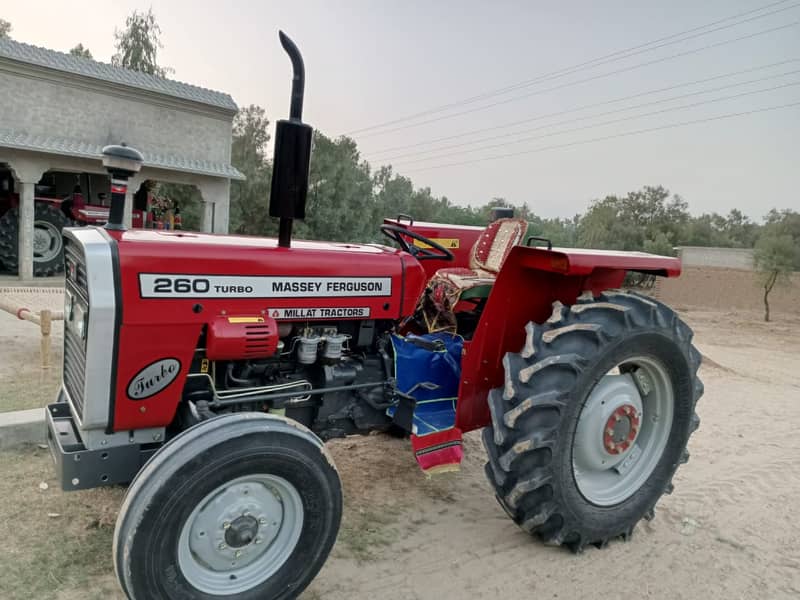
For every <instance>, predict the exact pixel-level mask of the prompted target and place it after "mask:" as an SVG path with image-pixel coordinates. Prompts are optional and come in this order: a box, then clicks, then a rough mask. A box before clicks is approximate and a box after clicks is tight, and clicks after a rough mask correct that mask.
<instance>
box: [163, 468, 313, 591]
mask: <svg viewBox="0 0 800 600" xmlns="http://www.w3.org/2000/svg"><path fill="white" fill-rule="evenodd" d="M302 529H303V502H302V499H301V498H300V494H299V493H298V491H297V490H296V489H295V487H294V486H293V485H292V484H291V483H289V482H288V481H286V480H285V479H283V478H282V477H277V476H275V475H267V474H254V475H246V476H244V477H239V478H237V479H234V480H232V481H229V482H227V483H225V484H223V485H221V486H219V487H218V488H216V489H215V490H214V491H212V492H211V493H210V494H208V495H207V496H206V497H205V498H203V500H202V501H201V502H200V503H199V504H198V505H197V506H196V507H195V509H194V510H193V511H192V514H191V515H189V518H188V519H187V520H186V522H185V523H184V525H183V529H182V530H181V535H180V538H179V539H178V563H179V565H180V568H181V571H182V573H183V576H184V577H185V578H186V580H187V581H188V582H189V583H190V584H191V585H193V586H194V587H195V588H197V589H198V590H200V591H202V592H205V593H207V594H214V595H220V596H229V595H235V594H239V593H242V592H245V591H247V590H250V589H252V588H254V587H256V586H258V585H259V584H261V583H263V582H264V581H266V580H267V579H269V578H270V577H272V576H273V575H274V574H275V573H276V572H277V571H278V569H280V568H281V566H283V564H284V563H285V562H286V561H287V559H288V558H289V556H290V555H291V554H292V552H293V551H294V549H295V546H296V545H297V541H298V540H299V539H300V533H301V532H302Z"/></svg>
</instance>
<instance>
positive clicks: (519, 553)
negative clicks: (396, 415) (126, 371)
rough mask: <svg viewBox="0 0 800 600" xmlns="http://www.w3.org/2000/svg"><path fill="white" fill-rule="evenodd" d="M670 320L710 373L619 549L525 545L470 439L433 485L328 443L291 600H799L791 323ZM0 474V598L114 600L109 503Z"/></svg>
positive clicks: (383, 457) (799, 361) (373, 441)
mask: <svg viewBox="0 0 800 600" xmlns="http://www.w3.org/2000/svg"><path fill="white" fill-rule="evenodd" d="M683 316H684V318H685V319H686V320H687V321H688V322H689V323H690V324H691V325H692V326H693V327H694V328H695V331H696V342H697V345H698V347H699V349H700V350H701V351H702V352H703V354H704V355H705V356H706V357H707V359H708V360H707V361H706V363H705V365H704V366H703V368H702V370H701V376H702V378H703V380H704V382H705V386H706V394H705V396H704V397H703V398H702V399H701V402H700V405H699V407H698V412H699V414H700V416H701V418H702V425H701V428H700V430H699V431H698V432H697V433H696V434H695V435H694V436H693V438H692V440H691V442H690V450H691V454H692V458H691V460H690V461H689V463H688V464H687V465H685V466H683V467H682V468H681V470H680V471H679V474H678V476H677V477H676V478H675V485H676V489H675V492H674V494H672V495H671V496H667V497H665V498H664V499H663V500H662V502H661V503H660V504H659V505H658V508H657V512H656V518H655V520H653V521H651V522H643V523H641V524H640V525H639V526H638V527H637V529H636V533H635V535H634V538H633V540H632V541H631V542H628V543H623V542H621V541H618V542H616V543H612V544H611V545H610V546H609V547H608V548H606V549H604V550H596V549H594V548H593V547H590V548H588V549H587V550H586V551H585V552H584V553H583V554H582V555H577V556H575V555H572V554H570V553H569V552H567V551H566V550H563V549H559V548H550V547H546V546H544V545H542V544H541V543H539V542H538V541H536V540H534V539H532V538H530V537H529V536H528V535H527V534H525V533H523V532H522V531H521V530H519V529H518V528H517V527H516V526H515V525H514V524H513V523H512V522H511V521H510V520H509V519H508V518H507V517H506V515H505V513H504V512H503V511H502V509H501V508H500V507H499V506H498V505H497V503H496V502H495V501H494V499H493V497H492V494H491V492H490V489H489V486H488V484H487V483H486V481H485V479H484V476H483V472H482V467H483V461H484V458H483V451H482V449H481V448H480V444H479V442H478V440H477V436H470V437H469V438H468V440H467V442H466V451H467V456H466V459H465V464H464V466H463V469H462V472H461V473H459V474H451V475H446V476H441V477H438V478H434V479H432V480H426V479H425V477H424V476H423V475H422V474H421V473H420V472H419V470H418V469H417V467H416V465H415V463H414V461H413V458H412V456H411V453H410V451H409V447H408V442H407V441H404V440H398V439H392V438H388V437H385V436H371V437H369V438H353V439H346V440H338V441H335V442H333V443H332V444H331V448H332V451H333V454H334V457H335V460H336V462H337V465H338V467H339V470H340V472H341V475H342V479H343V485H344V489H345V494H346V509H345V516H344V521H343V526H342V529H341V531H340V535H339V539H338V542H337V544H336V547H335V548H334V551H333V553H332V556H331V558H330V559H329V561H328V562H327V564H326V565H325V567H324V568H323V570H322V572H321V573H320V575H319V576H318V577H317V579H316V580H315V581H314V582H313V583H312V585H311V587H310V588H309V589H308V590H307V591H306V593H305V594H304V595H303V596H302V598H303V600H317V599H323V598H324V599H326V600H327V599H330V600H343V599H365V600H366V599H372V598H385V599H389V600H392V599H395V600H427V599H431V600H448V599H450V598H453V599H455V598H478V599H489V598H533V597H536V598H562V599H563V598H589V597H591V598H609V597H614V598H619V597H647V598H670V599H673V598H674V599H693V598H725V599H726V600H735V599H750V598H770V599H772V598H778V599H780V598H800V548H799V547H800V522H798V519H797V514H798V512H799V510H800V499H799V498H800V468H799V467H800V318H797V317H783V316H781V315H776V321H775V322H774V323H771V324H764V323H762V322H759V321H758V315H757V314H756V313H741V312H737V313H729V314H725V313H720V312H706V311H700V310H688V311H686V312H683ZM4 324H5V323H4V322H0V332H2V331H4V330H5V328H4ZM31 332H32V333H31V335H32V334H34V333H35V328H31ZM25 335H27V333H26V334H25ZM25 335H23V338H25ZM31 339H32V340H33V342H32V344H33V348H34V349H35V344H36V341H35V337H31ZM18 344H19V345H20V346H24V345H25V344H23V342H22V340H18ZM5 346H6V345H5V343H2V344H0V348H3V354H2V355H0V365H2V368H3V369H6V368H7V366H8V365H7V362H6V361H7V360H9V359H8V357H9V354H8V352H6V350H5ZM20 349H21V348H20ZM2 400H3V398H2V397H1V396H0V402H2ZM0 474H2V475H3V477H0V498H2V502H0V539H4V540H5V541H6V543H5V544H3V545H0V571H2V572H3V573H4V576H3V577H0V597H2V598H59V599H73V598H76V599H77V598H118V597H120V596H119V592H117V591H116V584H115V581H114V576H113V572H112V570H111V566H110V560H109V552H110V539H111V531H112V528H113V518H114V513H115V511H116V509H117V506H118V505H119V502H120V500H121V498H122V494H123V491H122V490H120V489H112V490H92V491H89V492H80V493H72V494H62V493H61V492H58V491H57V490H55V485H54V484H55V482H54V480H53V479H52V474H51V464H50V463H49V458H48V457H47V456H46V453H45V451H43V450H40V449H35V448H34V449H29V450H26V451H22V452H16V453H7V454H5V455H3V454H0ZM40 482H45V483H49V488H48V489H47V490H41V489H39V483H40ZM48 515H57V516H55V517H52V516H51V517H48ZM65 557H71V558H65ZM75 567H77V568H75ZM4 586H5V589H3V588H4Z"/></svg>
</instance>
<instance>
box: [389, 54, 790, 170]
mask: <svg viewBox="0 0 800 600" xmlns="http://www.w3.org/2000/svg"><path fill="white" fill-rule="evenodd" d="M795 73H800V69H795V70H794V71H785V72H783V73H779V74H777V75H770V76H767V77H759V78H757V79H750V80H748V81H741V82H738V83H732V84H729V85H723V86H719V87H716V88H710V89H706V90H699V91H696V92H690V93H688V94H680V95H678V96H671V97H669V98H662V99H661V100H653V101H651V102H644V103H642V104H637V105H635V106H625V107H623V108H617V109H615V110H609V111H605V112H601V113H595V114H591V115H584V116H582V117H576V118H574V119H566V120H564V121H556V122H555V123H547V124H545V125H539V126H538V127H531V128H529V129H521V130H519V131H515V132H512V133H505V134H502V133H501V134H498V135H492V136H488V137H483V138H479V139H477V140H473V141H471V142H461V143H458V144H450V145H448V146H441V147H439V148H431V149H429V150H420V151H418V152H407V153H405V154H398V155H395V156H389V157H383V158H380V159H379V160H381V161H393V160H397V159H400V158H407V157H410V156H414V157H416V156H419V155H420V154H430V153H431V152H441V151H443V150H451V149H454V148H463V147H466V146H472V145H474V144H480V143H483V142H489V141H492V140H498V139H503V140H506V142H505V143H506V144H516V143H518V142H519V141H523V140H516V141H508V138H509V136H516V135H522V134H525V133H530V132H533V131H539V130H541V129H547V128H548V127H555V126H557V125H566V124H568V123H575V122H577V121H585V120H587V119H595V118H597V117H604V116H606V115H612V114H616V113H620V112H626V111H629V110H635V109H637V108H644V107H646V106H654V105H657V104H664V103H666V102H672V101H674V100H680V99H682V98H690V97H692V96H698V95H701V94H710V93H713V92H720V91H722V90H727V89H731V88H735V87H741V86H743V85H749V84H752V83H759V82H762V81H769V80H771V79H778V78H780V77H785V76H787V75H794V74H795ZM788 85H797V84H794V83H792V84H788ZM781 87H786V86H777V87H774V88H767V89H765V90H756V91H755V92H746V93H743V94H735V95H733V96H727V97H723V98H718V99H712V100H707V101H705V102H699V103H695V104H689V105H686V106H685V107H676V108H668V109H666V110H663V111H656V112H654V113H645V114H643V115H632V116H630V117H625V118H623V119H617V120H615V121H606V122H604V123H600V124H598V125H590V126H587V127H586V129H588V128H589V127H599V126H600V125H607V124H609V123H615V122H619V121H621V120H622V121H624V120H627V119H636V118H640V117H643V116H649V115H653V114H659V113H662V112H669V111H671V110H679V109H681V108H686V107H692V106H698V105H701V104H708V103H712V102H719V101H720V100H727V99H730V98H738V97H740V96H747V95H749V94H753V93H758V92H762V91H771V90H774V89H779V88H781ZM579 129H583V128H579ZM567 131H575V130H567ZM557 133H558V132H557ZM549 135H554V134H548V135H546V136H541V137H548V136H549ZM530 139H531V138H525V140H530ZM534 139H540V138H534ZM500 145H503V144H500ZM489 147H494V146H489ZM485 149H486V146H484V147H482V148H476V149H473V150H464V151H463V152H475V151H477V150H485ZM456 154H460V152H457V153H456ZM448 155H449V154H448ZM431 158H439V157H438V156H429V157H427V158H421V159H418V160H414V161H406V164H408V162H420V161H422V160H430V159H431Z"/></svg>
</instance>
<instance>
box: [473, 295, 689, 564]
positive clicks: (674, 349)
mask: <svg viewBox="0 0 800 600" xmlns="http://www.w3.org/2000/svg"><path fill="white" fill-rule="evenodd" d="M526 334H527V335H526V340H525V344H524V346H523V348H522V350H521V352H519V353H508V354H506V356H505V358H504V360H503V363H504V366H505V377H506V380H505V386H504V387H502V388H497V389H495V390H492V392H491V393H490V395H489V407H490V410H491V415H492V425H491V427H487V428H485V429H484V431H483V442H484V446H485V447H486V450H487V453H488V455H489V462H488V463H487V465H486V474H487V476H488V478H489V480H490V482H491V483H492V485H493V486H494V489H495V493H496V496H497V499H498V501H499V502H500V504H501V506H502V507H503V508H504V509H505V510H506V512H507V513H508V514H509V516H510V517H511V518H512V519H513V520H514V521H515V522H516V523H517V524H518V525H519V526H520V527H522V528H523V529H524V530H526V531H528V532H529V533H531V534H535V535H538V536H539V537H541V538H542V539H543V540H544V541H545V542H547V543H551V544H555V545H560V544H564V545H567V546H568V547H570V548H571V549H572V550H574V551H580V550H582V549H583V547H584V546H586V545H587V544H594V545H596V546H598V547H602V546H605V545H606V544H607V543H608V541H609V540H610V539H613V538H616V537H619V536H622V537H624V538H626V539H627V538H628V537H629V536H630V535H631V534H632V532H633V528H634V527H635V525H636V524H637V523H638V522H639V520H640V519H642V518H643V517H644V518H646V519H650V518H652V516H653V514H654V508H655V505H656V503H657V502H658V500H659V499H660V498H661V496H662V495H663V494H664V493H669V492H671V491H672V477H673V475H674V473H675V471H676V469H677V468H678V466H679V465H680V464H682V463H685V462H686V461H687V460H688V457H689V454H688V452H687V450H686V444H687V442H688V440H689V436H690V435H691V433H692V432H693V431H694V430H695V429H697V427H698V425H699V423H700V421H699V418H698V417H697V414H696V413H695V404H696V402H697V400H698V398H699V397H700V396H701V395H702V393H703V385H702V383H701V382H700V380H699V379H698V377H697V370H698V368H699V367H700V353H699V352H698V351H697V350H696V349H695V348H694V346H693V345H692V343H691V340H692V331H691V329H690V328H689V327H688V326H687V325H686V324H685V323H684V322H683V321H681V320H680V319H679V318H678V316H677V315H676V314H675V313H674V312H673V311H672V310H670V309H669V308H668V307H667V306H665V305H664V304H662V303H660V302H658V301H656V300H653V299H651V298H646V297H643V296H640V295H636V294H629V293H623V292H607V293H605V294H603V295H602V296H600V297H599V298H598V299H596V300H595V299H588V300H587V299H581V300H579V302H578V303H576V304H574V305H573V306H571V307H564V306H562V305H561V304H560V303H556V304H555V305H554V310H553V315H552V317H551V318H550V319H548V321H547V322H545V323H543V324H541V325H539V324H535V323H529V324H528V325H527V327H526Z"/></svg>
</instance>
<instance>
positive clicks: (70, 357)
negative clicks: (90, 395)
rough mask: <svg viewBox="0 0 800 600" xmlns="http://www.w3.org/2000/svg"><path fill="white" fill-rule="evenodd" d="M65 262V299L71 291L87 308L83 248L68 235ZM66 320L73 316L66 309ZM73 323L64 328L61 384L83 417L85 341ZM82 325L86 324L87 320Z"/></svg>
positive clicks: (78, 302) (87, 297)
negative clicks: (62, 380)
mask: <svg viewBox="0 0 800 600" xmlns="http://www.w3.org/2000/svg"><path fill="white" fill-rule="evenodd" d="M64 261H65V267H66V269H65V270H66V287H67V292H68V294H67V296H66V297H67V298H69V295H70V294H71V295H72V296H73V302H74V303H76V304H80V305H81V306H83V307H85V310H84V311H83V312H86V311H88V309H89V285H88V278H87V274H86V260H85V258H84V254H83V249H82V248H81V246H80V245H79V244H77V243H76V242H75V241H74V240H72V239H71V238H69V237H66V236H65V237H64ZM64 318H65V319H69V320H70V321H71V320H72V319H74V318H75V317H74V316H73V315H70V314H68V313H67V311H66V307H65V314H64ZM87 321H88V319H87ZM71 325H72V323H70V322H67V323H65V327H64V375H63V378H64V387H65V388H66V389H67V393H68V394H69V397H70V399H71V400H72V404H73V407H74V409H75V412H76V415H77V417H78V418H79V419H82V418H83V404H84V397H83V395H84V390H85V386H84V383H85V377H86V344H85V343H84V340H82V339H81V338H80V336H79V335H78V334H77V333H76V332H75V331H74V328H73V327H72V326H71ZM85 326H88V322H87V323H86V325H85Z"/></svg>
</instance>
